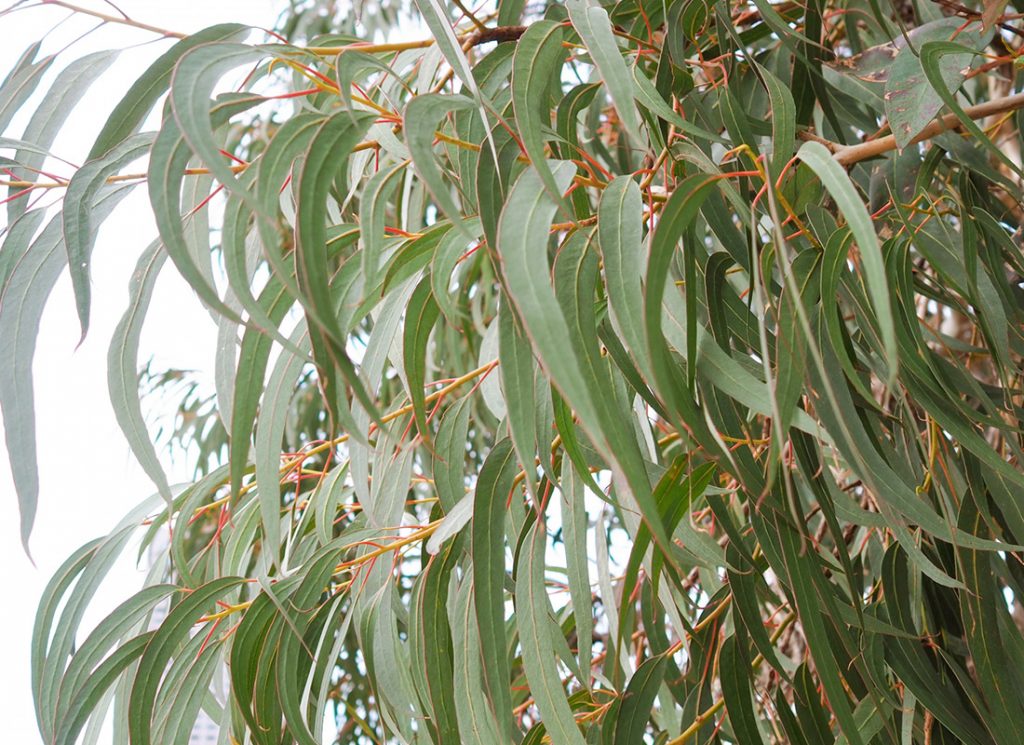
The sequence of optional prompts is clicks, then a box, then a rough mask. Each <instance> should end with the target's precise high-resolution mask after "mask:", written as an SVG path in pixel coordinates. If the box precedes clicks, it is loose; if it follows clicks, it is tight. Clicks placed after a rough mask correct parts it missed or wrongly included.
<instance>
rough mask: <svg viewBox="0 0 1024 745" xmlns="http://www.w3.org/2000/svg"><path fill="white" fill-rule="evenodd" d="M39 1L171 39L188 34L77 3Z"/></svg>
mask: <svg viewBox="0 0 1024 745" xmlns="http://www.w3.org/2000/svg"><path fill="white" fill-rule="evenodd" d="M41 2H42V4H43V5H54V6H57V7H60V8H66V9H67V10H70V11H71V12H72V13H79V14H81V15H87V16H92V17H93V18H99V19H100V20H101V21H103V22H104V23H118V24H121V25H122V26H131V27H132V28H138V29H142V30H143V31H152V32H153V33H155V34H160V35H161V36H167V37H170V38H172V39H184V38H185V37H186V36H187V35H188V34H182V33H179V32H177V31H169V30H168V29H165V28H160V27H159V26H151V25H150V24H148V23H141V22H139V21H135V20H133V19H131V18H129V17H128V16H124V18H118V17H117V16H112V15H108V14H106V13H100V12H99V11H97V10H91V9H89V8H82V7H80V6H78V5H72V4H71V3H69V2H65V1H64V0H41ZM115 7H116V6H115ZM119 10H120V9H119Z"/></svg>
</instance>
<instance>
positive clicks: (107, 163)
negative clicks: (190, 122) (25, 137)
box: [63, 134, 153, 344]
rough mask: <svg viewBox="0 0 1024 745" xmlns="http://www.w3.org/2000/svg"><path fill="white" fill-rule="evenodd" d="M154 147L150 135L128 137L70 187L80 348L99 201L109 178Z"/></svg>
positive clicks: (68, 231) (68, 217)
mask: <svg viewBox="0 0 1024 745" xmlns="http://www.w3.org/2000/svg"><path fill="white" fill-rule="evenodd" d="M152 144H153V137H152V135H149V134H141V135H134V136H132V137H129V138H128V139H126V140H125V141H124V142H122V143H121V144H120V145H118V146H116V147H114V148H113V149H112V150H111V151H110V152H109V153H108V154H107V155H105V156H103V157H102V158H100V159H99V160H93V161H89V162H88V163H86V164H85V165H84V166H82V167H81V168H79V169H78V171H76V172H75V175H74V177H72V179H71V183H69V184H68V190H67V196H66V199H67V200H68V202H69V203H70V204H71V205H72V207H71V209H67V210H64V212H63V218H64V244H65V246H66V247H67V252H68V266H69V268H70V272H71V285H72V287H74V290H75V307H76V308H77V310H78V320H79V322H80V323H81V325H82V336H81V339H80V340H79V344H81V340H83V339H85V335H86V333H87V332H88V331H89V305H90V302H91V298H92V290H91V289H90V282H91V279H90V267H89V262H90V260H91V258H92V249H93V246H94V245H95V243H96V233H97V231H98V230H99V227H100V224H101V222H102V220H97V219H96V210H95V207H96V201H97V199H98V198H99V195H100V191H101V190H102V189H103V188H104V186H106V183H107V177H109V176H111V175H113V174H115V173H117V172H118V171H119V170H121V169H122V168H123V167H124V166H126V165H128V164H129V163H131V162H132V161H134V160H138V159H139V158H141V157H142V156H143V155H145V154H146V153H147V152H149V149H150V147H151V146H152Z"/></svg>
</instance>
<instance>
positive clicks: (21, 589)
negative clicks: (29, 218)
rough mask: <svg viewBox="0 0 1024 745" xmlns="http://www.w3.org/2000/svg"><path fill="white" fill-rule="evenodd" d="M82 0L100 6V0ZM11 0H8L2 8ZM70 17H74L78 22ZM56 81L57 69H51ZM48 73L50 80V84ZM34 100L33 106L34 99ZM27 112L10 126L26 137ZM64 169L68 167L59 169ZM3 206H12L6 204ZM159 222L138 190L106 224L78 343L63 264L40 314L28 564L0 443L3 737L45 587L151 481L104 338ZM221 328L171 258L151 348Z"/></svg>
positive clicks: (185, 351)
mask: <svg viewBox="0 0 1024 745" xmlns="http://www.w3.org/2000/svg"><path fill="white" fill-rule="evenodd" d="M80 4H81V5H85V6H87V7H92V8H97V9H100V8H103V7H104V4H103V3H102V2H99V1H98V0H80ZM7 5H9V2H4V0H0V7H6V6H7ZM117 5H118V7H120V8H121V9H123V10H124V11H125V12H126V13H127V14H128V15H129V16H131V17H133V18H135V19H137V20H140V21H144V22H147V23H151V24H154V25H157V26H160V27H163V28H168V29H172V30H176V31H182V32H193V31H197V30H199V29H201V28H204V27H206V26H210V25H212V24H215V23H222V22H226V21H235V22H240V23H247V24H250V25H253V26H258V27H267V26H270V25H272V24H273V21H274V19H275V18H276V13H277V11H278V10H279V9H280V7H281V6H282V5H283V3H281V2H278V1H277V0H202V1H199V0H118V2H117ZM106 12H110V8H109V6H107V7H106ZM67 15H68V13H67V11H65V10H62V9H59V8H54V7H49V8H38V7H37V8H32V9H28V10H24V11H19V12H17V13H14V14H12V15H9V16H6V17H3V18H2V19H0V41H2V44H0V76H3V75H5V74H6V73H7V71H8V70H9V69H10V68H11V66H12V65H13V64H14V62H15V60H16V59H17V57H18V55H20V54H21V52H22V51H23V50H24V48H25V47H26V46H27V45H28V44H29V43H30V42H31V41H32V40H33V39H38V38H40V37H42V36H43V35H44V34H46V33H47V32H48V31H49V30H50V29H51V28H53V27H54V26H55V25H56V24H58V23H59V22H60V21H61V20H62V19H64V18H65V17H66V16H67ZM89 27H90V25H89V24H81V23H80V24H78V25H77V26H74V27H70V26H68V25H67V24H65V25H64V26H62V27H61V28H60V29H58V31H57V32H55V33H54V34H53V36H52V44H51V45H50V46H49V47H44V52H46V51H47V50H50V51H52V50H53V49H55V48H58V47H60V46H63V45H64V44H65V43H67V41H68V40H70V39H72V38H74V37H75V36H77V35H78V33H80V32H81V31H83V30H85V29H87V28H89ZM74 29H78V31H77V32H76V31H75V30H74ZM153 38H154V37H153V35H152V34H146V33H143V32H138V31H135V30H133V29H129V28H126V27H108V28H106V29H103V30H101V31H99V32H96V33H94V34H92V35H90V36H89V37H88V38H86V39H85V40H83V41H82V42H80V43H78V44H76V45H75V46H74V47H73V48H72V49H71V50H69V53H65V54H64V55H62V57H63V61H61V60H58V64H57V65H56V66H55V68H54V71H52V72H56V71H58V70H60V69H63V67H64V66H65V65H66V64H67V63H69V62H71V61H72V60H73V59H75V58H77V57H79V56H82V55H84V54H86V53H88V52H92V51H97V50H99V49H109V48H122V47H125V46H128V45H130V44H134V43H138V42H143V41H149V40H151V39H153ZM168 45H169V42H160V43H157V44H148V45H145V46H143V47H141V48H139V49H135V50H131V51H126V52H124V53H123V54H122V56H121V57H120V58H119V59H118V60H117V61H116V62H115V64H114V65H113V67H112V68H111V69H110V70H108V71H107V73H106V74H105V75H104V76H103V77H102V78H100V80H99V81H97V82H96V83H95V84H94V86H93V87H92V89H91V90H90V92H89V99H88V101H89V102H93V101H94V102H95V105H93V104H92V103H89V102H87V103H86V104H85V105H83V106H81V108H80V110H79V111H77V112H76V113H75V114H74V115H72V117H71V118H70V119H69V121H68V123H67V124H66V125H65V127H64V130H63V132H62V134H61V136H60V138H59V139H58V140H57V143H56V145H55V146H54V148H53V150H54V152H55V153H57V154H59V155H60V156H61V157H64V158H66V159H68V160H70V161H72V162H77V163H81V161H82V159H83V158H84V156H85V154H86V152H87V151H88V149H89V147H90V145H91V143H92V138H93V136H94V135H95V134H96V133H97V132H98V131H99V127H100V126H102V124H103V121H104V119H105V112H106V111H109V109H110V108H111V107H112V106H113V105H114V104H115V103H116V102H117V100H118V99H119V98H120V97H121V96H122V95H123V93H124V91H125V90H126V89H127V87H128V85H130V83H131V82H132V80H134V77H135V76H136V75H138V74H139V73H140V72H141V71H142V70H143V69H144V68H145V65H147V64H148V62H149V61H151V60H152V59H153V58H155V57H156V56H157V55H158V54H159V53H161V52H162V51H163V50H165V49H166V48H167V46H168ZM52 72H51V74H50V75H49V77H48V80H52V78H53V74H52ZM47 86H48V83H47V82H44V84H43V86H42V89H43V90H45V88H46V87H47ZM30 107H31V104H30V105H29V106H28V107H26V109H27V110H29V111H30ZM25 121H26V117H25V116H21V117H19V118H18V120H16V122H15V125H14V126H12V128H11V129H10V130H9V131H8V132H6V133H4V134H6V135H8V136H12V137H20V136H21V133H22V132H21V128H22V127H23V126H24V124H25ZM62 175H63V174H62ZM3 214H6V210H5V209H4V210H3ZM155 235H156V229H155V227H154V225H153V223H152V220H151V218H150V216H149V209H148V206H147V203H146V201H145V190H144V189H143V188H140V189H137V190H136V191H135V192H134V193H133V195H132V196H131V197H129V199H128V200H126V201H125V202H124V203H122V205H121V207H120V208H119V209H118V211H117V212H116V213H115V215H114V217H112V218H111V219H110V220H109V221H108V222H107V223H106V224H105V225H104V227H103V229H102V231H101V232H100V235H99V240H98V242H97V245H96V251H95V254H94V257H93V306H92V324H91V330H90V332H89V336H88V338H87V339H86V341H85V343H84V344H82V346H81V347H80V348H79V349H78V350H77V351H76V350H75V344H76V342H77V337H78V323H77V320H76V316H75V310H74V304H73V299H72V295H71V285H70V282H69V281H68V279H67V277H66V276H65V277H63V278H62V279H61V281H60V283H59V284H58V285H57V288H56V290H55V292H54V295H53V296H52V297H51V300H50V303H49V305H48V307H47V310H46V314H45V315H44V317H43V323H42V329H41V331H40V336H39V344H38V348H37V351H36V357H35V384H36V417H37V435H38V442H39V469H40V492H41V493H40V499H39V513H38V516H37V518H36V525H35V530H34V533H33V536H32V543H31V546H32V553H33V557H34V558H35V561H36V566H32V564H31V563H30V562H29V560H28V559H27V558H26V556H25V554H24V553H23V551H22V549H21V542H20V539H19V532H18V517H17V502H16V498H15V493H14V486H13V483H12V480H11V474H10V468H9V464H8V460H7V456H6V452H3V453H2V455H0V516H2V517H0V567H3V574H4V579H3V583H2V590H0V591H2V592H3V595H4V597H5V598H6V602H5V605H6V607H5V608H4V609H3V611H2V612H0V639H2V641H0V712H2V717H0V719H2V721H3V725H4V726H3V737H4V740H5V741H7V742H11V743H19V745H20V744H21V743H25V744H26V745H30V744H31V743H37V742H39V741H40V738H39V735H38V733H37V730H36V724H35V715H34V712H33V708H32V700H31V695H30V685H29V639H30V636H31V632H32V621H33V617H34V613H35V608H36V604H37V602H38V599H39V595H40V593H41V592H42V590H43V588H44V587H45V584H46V582H47V581H48V579H49V578H50V576H51V575H52V574H53V572H54V571H55V570H56V568H57V567H58V566H59V565H60V563H61V562H62V561H63V560H64V559H65V558H66V557H67V555H68V554H69V553H70V552H71V551H72V550H73V549H74V548H77V547H78V546H79V545H81V544H82V543H84V542H86V541H87V540H89V539H91V538H94V537H96V536H98V535H101V534H104V533H106V532H107V531H108V530H109V529H110V528H111V527H112V526H113V525H114V523H116V522H117V520H118V519H119V517H120V516H121V515H123V514H124V513H125V512H127V511H128V510H129V509H130V508H131V507H133V506H134V505H135V504H137V503H138V502H139V501H141V500H142V499H144V498H145V497H146V496H148V495H149V494H151V493H152V492H153V487H152V484H151V483H150V482H149V480H148V478H147V477H146V476H145V474H143V472H142V470H141V469H140V468H139V466H138V465H137V464H136V463H135V460H134V459H133V457H132V456H131V454H130V452H129V449H128V445H127V443H126V442H125V441H124V438H123V437H122V436H121V432H120V429H119V428H118V426H117V422H116V421H115V419H114V415H113V413H112V410H111V407H110V402H109V399H108V396H107V384H106V351H107V344H108V341H109V338H110V334H111V332H112V331H113V329H114V326H115V325H116V324H117V321H118V319H119V318H120V316H121V313H122V312H123V311H124V307H125V305H126V303H127V285H128V278H129V276H130V275H131V272H132V269H133V268H134V266H135V261H136V259H137V257H138V255H139V253H140V252H141V251H142V249H143V248H145V246H146V245H147V244H148V243H149V241H150V240H152V238H153V237H155ZM215 336H216V329H215V327H214V326H213V323H212V321H211V320H210V317H209V316H208V315H207V314H206V313H205V312H204V311H202V309H201V308H200V307H199V304H198V303H197V302H196V301H195V299H194V298H193V296H192V293H191V291H190V290H188V288H187V287H185V286H184V284H183V283H182V282H181V281H180V280H178V278H177V275H176V274H175V273H174V271H173V269H172V268H170V267H169V268H168V270H167V271H164V272H163V274H162V277H161V280H160V285H159V286H158V289H157V294H156V295H155V297H154V301H153V309H152V312H151V315H150V319H149V320H148V321H147V325H146V327H145V331H144V335H143V339H142V346H143V348H142V353H141V359H142V360H145V359H147V358H148V357H149V356H150V355H151V354H156V355H157V356H156V363H157V366H158V367H159V366H175V367H183V368H192V369H200V370H212V352H213V347H214V341H215ZM165 465H166V467H167V468H168V470H169V471H170V473H171V475H172V481H173V480H175V479H174V478H173V477H177V479H179V480H180V479H181V478H182V477H185V476H187V475H188V472H187V471H188V469H187V468H185V464H184V463H180V462H179V463H176V464H170V463H167V464H165ZM140 581H141V573H139V572H137V571H136V570H135V568H134V567H133V565H132V563H131V562H127V561H126V562H123V563H122V565H121V566H119V567H118V569H117V571H116V575H115V576H114V577H112V578H111V581H110V582H108V583H107V584H106V585H105V586H104V589H103V591H102V594H101V595H100V596H99V597H97V599H96V603H95V606H96V610H95V612H94V613H93V615H92V619H93V620H94V621H95V620H98V619H99V618H100V617H102V613H103V612H105V611H108V610H109V609H111V608H112V607H113V606H114V605H115V604H116V603H117V602H119V601H120V600H122V599H123V598H124V597H126V596H127V595H128V594H130V593H131V592H132V590H133V589H135V588H136V587H137V586H138V584H139V582H140Z"/></svg>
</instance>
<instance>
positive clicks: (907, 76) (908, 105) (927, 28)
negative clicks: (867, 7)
mask: <svg viewBox="0 0 1024 745" xmlns="http://www.w3.org/2000/svg"><path fill="white" fill-rule="evenodd" d="M963 26H964V24H963V22H962V20H961V19H959V18H943V19H941V20H938V21H932V22H931V23H926V24H925V25H923V26H919V27H917V28H916V29H914V35H913V36H912V37H911V39H912V41H913V46H904V47H903V48H902V49H901V50H900V51H899V54H897V55H896V59H895V60H893V62H892V67H891V68H890V69H889V76H888V80H887V81H886V83H885V115H886V117H887V118H888V119H889V127H890V128H891V129H892V134H893V136H894V137H895V138H896V144H897V145H898V146H899V148H900V149H901V150H902V149H903V148H905V147H906V146H907V145H909V144H910V143H911V141H913V139H914V137H916V136H917V134H918V133H919V132H920V131H921V130H922V129H924V128H925V127H926V126H927V125H928V123H929V122H931V120H932V119H934V118H935V115H936V114H938V113H939V109H941V108H942V97H941V96H940V95H939V94H938V93H937V92H936V91H937V89H938V87H937V86H935V84H934V83H932V84H929V83H928V78H927V77H926V74H925V70H924V69H923V63H924V58H923V56H922V51H923V45H925V44H928V43H930V42H935V41H949V40H950V39H955V40H956V41H957V43H959V44H962V45H964V46H966V47H967V48H968V49H971V50H973V52H971V51H965V52H964V53H962V54H951V55H947V56H945V57H943V58H942V60H941V61H940V62H939V63H938V64H937V66H936V70H937V73H938V75H939V76H941V78H942V84H943V86H945V88H946V89H948V90H949V91H956V89H957V88H959V87H960V84H961V83H962V82H963V81H964V78H965V77H966V76H967V71H968V70H969V69H970V64H971V60H972V59H973V58H974V53H976V52H981V51H982V50H983V49H984V48H985V46H986V45H987V44H988V41H989V39H990V38H991V37H992V33H991V31H988V32H985V31H983V30H982V28H981V27H980V26H978V25H973V24H972V25H971V26H970V27H969V28H966V29H965V28H963Z"/></svg>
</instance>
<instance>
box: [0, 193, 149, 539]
mask: <svg viewBox="0 0 1024 745" xmlns="http://www.w3.org/2000/svg"><path fill="white" fill-rule="evenodd" d="M129 189H130V187H121V188H119V189H115V190H106V191H104V193H103V194H102V195H101V196H100V197H99V198H98V200H97V202H96V203H95V206H94V211H93V213H92V218H93V219H94V220H99V221H102V220H103V219H104V218H105V217H106V216H107V215H108V214H110V212H111V210H113V209H114V207H115V206H116V205H117V203H118V202H119V201H120V200H121V199H123V198H124V197H125V196H127V192H128V190H129ZM61 228H62V219H61V216H60V215H56V216H55V217H54V218H53V219H51V220H50V222H49V223H48V224H47V226H46V227H45V228H44V229H43V231H42V232H41V233H40V234H39V235H38V236H37V237H36V239H35V240H34V241H32V243H31V244H26V245H23V246H8V245H7V242H6V241H5V243H4V250H5V251H12V252H13V256H12V260H11V264H10V269H9V270H8V271H9V274H8V277H7V281H6V283H5V285H4V287H3V293H2V295H0V359H4V360H6V361H7V372H6V373H5V374H4V375H0V411H2V413H3V417H4V435H5V437H6V441H7V452H8V455H9V457H10V461H11V473H12V475H13V477H14V484H15V488H16V490H17V493H18V507H19V509H20V512H21V542H22V545H23V546H24V547H25V550H26V552H27V551H28V539H29V535H30V534H31V533H32V523H33V522H34V521H35V514H36V502H37V499H38V496H39V471H38V466H37V463H36V420H35V405H34V395H35V394H34V385H33V381H32V358H33V357H34V355H35V349H36V337H37V335H38V333H39V323H40V320H41V319H42V315H43V307H44V306H45V304H46V300H47V298H48V297H49V296H50V292H51V291H52V290H53V287H54V285H55V284H56V283H57V278H58V277H59V276H60V274H61V272H62V271H63V270H64V267H65V266H66V265H67V252H66V251H65V250H64V238H63V231H62V230H61Z"/></svg>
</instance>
